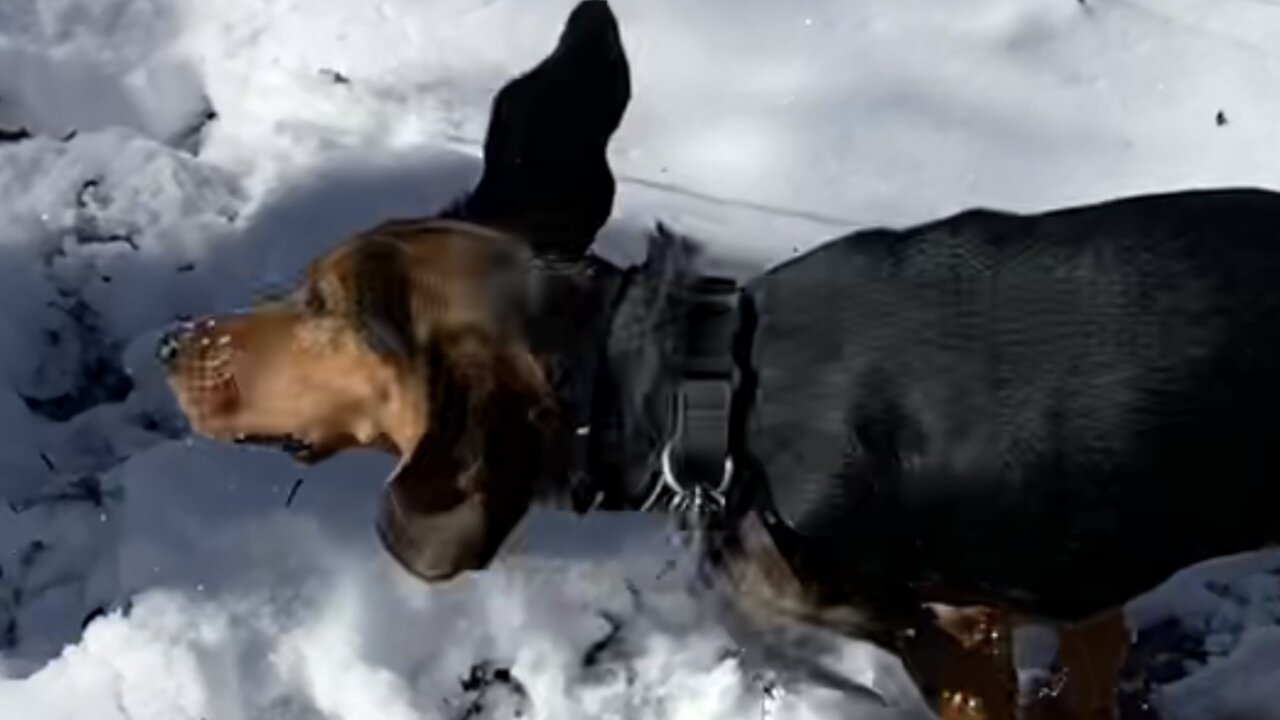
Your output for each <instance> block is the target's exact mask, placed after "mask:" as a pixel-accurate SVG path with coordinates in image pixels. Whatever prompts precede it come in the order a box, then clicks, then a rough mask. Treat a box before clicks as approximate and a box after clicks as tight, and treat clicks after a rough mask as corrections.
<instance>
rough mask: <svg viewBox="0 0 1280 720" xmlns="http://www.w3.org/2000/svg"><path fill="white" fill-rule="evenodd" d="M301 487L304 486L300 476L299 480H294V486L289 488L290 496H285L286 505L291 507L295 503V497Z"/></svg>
mask: <svg viewBox="0 0 1280 720" xmlns="http://www.w3.org/2000/svg"><path fill="white" fill-rule="evenodd" d="M301 487H302V478H298V479H297V480H294V481H293V487H292V488H291V489H290V490H289V497H287V498H285V501H284V506H285V507H291V506H292V505H293V498H294V497H296V496H297V494H298V490H299V489H300V488H301Z"/></svg>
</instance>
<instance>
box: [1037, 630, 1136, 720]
mask: <svg viewBox="0 0 1280 720" xmlns="http://www.w3.org/2000/svg"><path fill="white" fill-rule="evenodd" d="M1130 644H1131V637H1130V632H1129V627H1128V625H1127V624H1126V623H1125V619H1124V612H1123V610H1120V609H1116V610H1111V611H1109V612H1106V613H1103V614H1102V615H1099V616H1098V617H1096V618H1093V619H1090V620H1087V621H1085V622H1083V623H1079V624H1077V625H1074V626H1069V627H1063V628H1061V629H1060V630H1059V631H1058V665H1059V667H1060V672H1061V687H1060V689H1059V690H1058V691H1057V692H1056V693H1054V694H1052V695H1051V696H1048V697H1045V698H1041V699H1039V700H1037V701H1033V702H1032V703H1031V704H1030V705H1029V706H1028V708H1027V713H1026V715H1025V719H1026V720H1058V719H1059V718H1070V719H1071V720H1115V718H1116V717H1117V710H1116V686H1117V684H1118V682H1119V678H1120V670H1121V668H1122V666H1123V665H1124V661H1125V658H1126V657H1127V656H1128V654H1129V646H1130Z"/></svg>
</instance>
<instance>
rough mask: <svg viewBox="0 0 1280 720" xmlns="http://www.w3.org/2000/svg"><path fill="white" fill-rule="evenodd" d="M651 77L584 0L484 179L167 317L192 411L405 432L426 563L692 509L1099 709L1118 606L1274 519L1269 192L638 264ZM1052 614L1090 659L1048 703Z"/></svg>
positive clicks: (746, 567)
mask: <svg viewBox="0 0 1280 720" xmlns="http://www.w3.org/2000/svg"><path fill="white" fill-rule="evenodd" d="M629 98H630V69H629V65H628V61H627V59H626V56H625V52H624V51H623V45H622V42H621V38H620V34H619V31H618V28H617V24H616V20H615V19H614V17H613V15H612V13H611V12H610V10H609V8H608V6H607V4H606V3H604V2H602V0H586V1H585V2H583V3H582V4H580V5H579V6H578V7H577V8H576V9H575V10H574V11H573V13H572V14H571V16H570V17H569V19H568V21H567V22H566V25H565V29H564V32H563V34H562V36H561V39H560V41H559V44H558V45H557V47H556V49H555V50H554V51H553V52H552V53H551V54H550V55H549V56H548V57H547V58H546V59H545V60H544V61H543V62H542V63H541V64H540V65H538V66H537V67H536V68H534V69H533V70H532V71H530V72H529V73H527V74H525V75H522V76H520V77H519V78H517V79H515V80H513V81H512V82H511V83H509V84H508V85H507V86H506V87H505V88H504V89H503V90H502V91H500V92H499V93H498V95H497V96H496V97H495V100H494V104H493V107H492V109H491V119H490V125H489V128H488V133H487V135H486V140H485V145H484V164H485V167H484V173H483V175H482V178H481V180H480V181H479V184H478V185H477V186H476V188H475V189H474V191H473V192H472V193H471V194H469V195H467V196H466V197H465V198H463V199H462V200H460V201H459V202H457V203H455V204H454V205H452V206H450V207H448V208H445V209H443V210H442V211H441V212H439V213H437V214H436V216H434V217H431V218H428V219H410V220H394V221H389V222H386V223H384V224H382V225H379V226H377V227H375V228H372V229H370V230H368V231H366V232H364V233H361V234H360V235H358V236H357V237H355V238H352V239H351V240H350V241H349V242H347V243H345V244H343V245H341V246H340V247H338V248H337V249H335V250H333V251H331V252H329V253H327V254H325V255H323V256H322V257H320V258H319V259H317V260H316V261H315V262H314V263H313V264H312V265H311V267H310V268H309V270H308V272H307V274H306V277H305V278H304V279H303V280H302V282H301V283H300V284H299V286H298V287H297V289H296V290H295V291H294V292H293V293H292V294H291V295H290V296H288V297H287V298H285V299H283V300H278V301H274V302H271V303H267V304H265V305H263V306H261V307H257V308H255V309H253V310H252V311H249V312H245V313H241V314H237V315H230V316H223V317H215V318H207V319H203V320H198V321H195V322H193V323H185V324H182V325H179V326H177V327H175V328H172V329H171V330H170V331H168V332H166V333H165V335H164V337H163V338H162V340H161V342H160V344H159V346H158V347H157V356H158V358H159V359H160V360H161V361H162V362H163V364H164V365H165V367H166V369H167V373H168V376H169V381H170V385H171V387H172V388H173V391H174V394H175V396H176V397H177V399H178V402H179V404H180V405H181V407H182V409H183V411H184V412H185V414H186V415H187V417H188V418H189V420H190V422H191V425H192V427H193V429H194V430H196V431H197V432H200V433H202V434H204V435H206V436H209V437H212V438H215V439H218V440H224V441H234V442H255V443H265V444H274V445H279V446H281V447H282V448H283V449H284V450H285V451H287V452H289V453H290V454H292V455H293V456H294V457H295V458H296V459H298V460H299V461H301V462H318V461H321V460H323V459H324V458H327V457H329V456H331V455H333V454H335V453H338V452H341V451H343V450H346V449H350V448H358V447H371V448H379V449H382V450H385V451H387V452H390V453H393V454H394V455H396V456H397V457H398V458H399V463H398V465H397V466H396V468H395V470H394V471H393V473H392V475H391V477H390V479H389V480H388V483H387V486H386V490H385V493H384V499H383V503H382V506H381V510H380V511H379V517H378V520H377V523H376V525H377V528H378V533H379V537H380V538H381V539H382V542H383V544H384V546H385V547H386V548H387V550H388V551H389V552H390V554H391V555H392V556H393V557H395V558H396V559H397V560H398V561H399V563H400V564H401V565H403V566H404V567H405V568H406V569H407V570H408V571H410V572H412V573H413V574H415V575H417V576H418V577H421V578H423V579H425V580H427V581H433V582H434V581H443V580H446V579H448V578H451V577H454V576H456V575H458V574H459V573H462V572H466V571H469V570H475V569H479V568H483V567H484V566H485V565H487V564H488V563H489V562H490V561H491V560H492V558H493V557H494V556H495V554H496V553H497V552H498V550H499V548H500V546H501V545H502V543H503V540H504V539H505V538H506V537H507V536H508V534H509V533H510V532H511V530H512V529H513V527H514V526H515V525H516V524H517V523H518V522H519V521H520V519H521V518H522V517H523V515H524V514H525V512H526V511H527V510H528V508H529V507H530V505H531V504H532V503H534V502H548V503H555V504H560V505H567V506H569V507H573V508H574V509H576V510H578V511H581V512H587V511H590V510H593V509H656V508H665V507H677V508H679V509H680V511H681V512H682V513H687V514H688V516H689V517H692V518H694V520H695V521H702V520H705V521H706V522H707V524H708V527H710V528H712V529H713V530H714V532H712V533H710V534H709V537H710V538H711V540H710V541H709V542H708V544H707V548H706V557H707V558H708V565H709V566H710V567H712V568H714V570H715V572H716V573H717V574H718V576H719V577H721V578H723V579H724V584H725V586H727V587H729V588H730V589H731V592H732V594H733V595H734V596H735V597H737V598H740V601H741V606H742V607H743V608H744V609H745V611H746V614H747V615H748V616H751V617H753V618H756V619H759V620H760V621H761V622H763V623H768V622H770V621H771V619H777V618H790V619H795V620H797V621H799V622H803V623H809V624H813V625H815V626H820V627H825V628H830V629H833V630H835V631H838V632H840V633H845V634H850V635H856V636H859V637H867V638H870V639H872V640H874V641H876V642H878V643H880V644H881V645H882V646H884V647H886V648H888V649H890V650H892V651H894V652H896V653H898V654H899V655H900V656H901V657H902V658H903V659H904V663H905V665H906V666H907V667H908V669H910V670H911V671H912V672H913V674H914V676H915V678H916V679H917V681H918V682H919V684H920V686H921V689H922V691H923V692H924V694H925V696H926V697H928V698H929V700H930V702H931V703H932V705H933V706H934V708H935V709H937V710H938V711H939V712H941V713H942V714H943V715H944V716H945V717H954V718H960V717H986V718H1012V717H1015V716H1017V715H1019V713H1021V714H1022V716H1024V717H1030V716H1033V715H1034V714H1035V713H1040V715H1039V716H1040V717H1050V716H1053V714H1054V713H1057V716H1059V717H1073V718H1085V717H1089V718H1092V717H1097V718H1102V717H1112V716H1113V715H1114V712H1115V708H1114V702H1115V699H1114V693H1115V681H1116V673H1117V672H1118V669H1119V667H1120V663H1121V662H1122V661H1123V658H1124V653H1125V651H1126V648H1127V646H1128V635H1127V631H1126V630H1125V628H1124V623H1123V617H1122V615H1121V613H1120V611H1119V608H1120V607H1121V606H1122V605H1123V604H1124V603H1125V602H1126V601H1128V600H1129V599H1131V598H1133V597H1135V596H1136V595H1138V594H1141V593H1142V592H1144V591H1146V590H1148V589H1150V588H1152V587H1154V586H1156V585H1157V584H1159V583H1160V582H1161V581H1162V580H1164V579H1165V578H1166V577H1167V576H1169V575H1170V574H1171V573H1173V572H1174V571H1176V570H1178V569H1180V568H1182V567H1185V566H1187V565H1190V564H1193V563H1195V562H1197V561H1200V560H1203V559H1207V558H1211V557H1215V556H1219V555H1225V554H1231V553H1236V552H1242V551H1247V550H1252V549H1256V548H1260V547H1264V546H1267V545H1269V544H1271V543H1272V542H1273V541H1274V540H1275V535H1276V523H1275V521H1274V520H1273V518H1272V515H1273V510H1272V508H1274V507H1276V504H1275V501H1276V500H1280V497H1278V496H1280V484H1277V483H1275V482H1273V481H1272V480H1270V476H1271V475H1272V474H1274V472H1275V471H1276V470H1277V465H1278V464H1280V461H1277V460H1276V459H1275V458H1274V456H1273V454H1271V453H1269V452H1267V451H1266V447H1267V441H1268V440H1269V439H1270V438H1271V437H1272V436H1273V435H1275V434H1276V431H1277V430H1280V427H1278V425H1280V423H1278V422H1277V421H1276V420H1275V419H1274V413H1273V412H1271V410H1272V409H1273V408H1274V407H1276V406H1277V404H1280V373H1277V372H1276V371H1275V367H1274V365H1275V363H1276V362H1277V360H1280V292H1278V291H1277V290H1276V286H1277V283H1276V280H1277V279H1278V278H1280V195H1277V194H1274V193H1270V192H1265V191H1260V190H1248V189H1238V190H1214V191H1198V192H1192V191H1188V192H1182V193H1171V194H1166V195H1158V196H1146V197H1138V198H1130V199H1124V200H1117V201H1111V202H1106V203H1101V204H1097V205H1092V206H1087V207H1079V208H1073V209H1066V210H1058V211H1053V212H1047V213H1040V214H1028V215H1015V214H1011V213H1002V212H996V211H988V210H974V211H969V212H964V213H961V214H959V215H956V216H954V217H950V218H946V219H943V220H940V221H937V222H933V223H929V224H925V225H921V226H918V227H912V228H906V229H886V228H881V229H872V230H863V231H858V232H855V233H853V234H850V235H848V236H845V237H842V238H838V239H835V240H832V241H829V242H827V243H826V244H824V245H821V246H819V247H818V248H817V249H815V250H813V251H811V252H809V253H806V254H804V255H802V256H800V257H797V258H794V259H791V260H789V261H787V262H784V263H782V264H780V265H778V266H775V267H773V268H771V269H769V270H767V271H766V272H764V273H763V274H761V275H760V276H758V277H756V278H754V279H752V280H750V281H749V282H748V283H746V285H745V286H743V287H742V288H740V289H738V288H733V290H734V291H733V292H729V291H726V283H724V282H723V279H716V278H707V277H704V276H702V275H701V274H700V272H699V269H698V268H699V265H698V258H697V254H696V251H695V250H694V246H693V245H692V244H691V243H689V242H687V241H685V240H684V239H682V238H680V237H679V236H677V235H676V234H675V233H673V232H671V231H669V230H667V229H665V228H661V227H660V228H658V229H657V230H655V231H654V233H653V237H652V239H651V245H650V248H649V254H648V257H647V258H646V260H645V261H644V262H643V263H642V264H640V265H638V266H635V267H629V268H622V267H618V266H616V265H614V264H612V263H609V262H607V261H605V260H604V259H602V258H600V257H598V256H596V255H593V254H591V253H590V252H589V248H590V246H591V244H592V242H593V240H594V238H595V236H596V233H597V232H598V230H599V229H600V227H601V226H602V225H603V223H604V222H605V220H606V219H607V217H608V216H609V213H610V209H611V207H612V201H613V194H614V188H615V184H614V181H613V178H612V175H611V173H610V170H609V166H608V162H607V157H606V150H607V145H608V141H609V138H610V137H611V136H612V134H613V133H614V131H615V130H616V129H617V127H618V126H619V124H620V122H621V120H622V116H623V113H624V111H625V107H626V105H627V103H628V102H629ZM727 285H728V286H729V287H731V288H732V284H731V283H729V284H727ZM708 318H710V319H708ZM708 329H709V330H710V332H707V331H708ZM708 338H711V339H708ZM691 398H692V400H691ZM694 411H698V412H701V413H702V414H701V415H699V414H697V413H695V412H694ZM707 418H710V420H708V419H707ZM690 438H695V439H690ZM686 445H687V446H688V447H689V448H695V449H699V452H692V451H688V452H686V451H684V448H685V446H686ZM708 447H710V448H711V449H712V451H711V452H709V453H708V452H702V451H703V450H705V449H706V448H708ZM673 448H674V450H673ZM720 451H722V452H723V457H722V458H721V457H717V453H718V452H720ZM708 457H710V459H711V461H710V462H707V460H708ZM721 460H724V461H725V462H723V463H722V464H719V463H720V461H721ZM722 471H723V472H722ZM682 476H683V478H684V484H683V485H682V484H681V483H682ZM690 478H693V480H692V481H690ZM703 478H709V479H708V480H706V481H703ZM663 493H669V494H668V495H663ZM1028 620H1029V621H1036V622H1051V623H1055V624H1057V625H1058V626H1060V627H1061V628H1062V629H1063V630H1062V643H1061V646H1062V651H1061V653H1060V656H1061V657H1060V664H1061V665H1062V666H1063V668H1064V670H1065V671H1067V674H1066V680H1065V682H1064V683H1063V685H1062V687H1061V688H1060V691H1058V692H1050V693H1047V694H1046V698H1045V699H1043V700H1042V701H1040V702H1038V703H1031V704H1027V702H1026V701H1025V699H1024V700H1020V699H1019V698H1018V690H1017V679H1016V677H1015V674H1014V669H1013V665H1012V658H1011V655H1012V646H1011V644H1010V632H1009V631H1010V629H1011V628H1012V627H1013V626H1014V625H1015V624H1017V623H1018V622H1023V621H1028ZM1020 704H1021V705H1023V707H1021V708H1019V705H1020Z"/></svg>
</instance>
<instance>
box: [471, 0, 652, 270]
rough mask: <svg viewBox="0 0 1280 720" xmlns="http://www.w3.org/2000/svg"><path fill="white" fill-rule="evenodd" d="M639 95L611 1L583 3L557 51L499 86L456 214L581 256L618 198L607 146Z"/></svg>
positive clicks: (551, 251) (553, 251)
mask: <svg viewBox="0 0 1280 720" xmlns="http://www.w3.org/2000/svg"><path fill="white" fill-rule="evenodd" d="M630 99H631V79H630V70H629V68H628V65H627V58H626V54H625V52H624V51H623V48H622V40H621V37H620V36H619V34H618V26H617V22H616V21H615V20H614V17H613V13H612V12H611V11H610V10H609V6H608V4H607V3H605V2H603V1H602V0H587V1H586V2H583V3H580V4H579V5H578V6H577V7H576V8H575V9H574V11H573V13H572V14H571V15H570V16H569V19H568V21H567V22H566V23H565V28H564V32H563V33H562V34H561V36H560V42H559V44H558V45H557V46H556V49H555V51H554V52H552V53H551V55H550V56H548V57H547V58H546V59H545V60H543V61H542V63H541V64H539V65H538V66H537V67H535V68H534V69H533V70H531V71H529V72H528V73H527V74H525V75H523V76H521V77H519V78H516V79H515V80H512V81H511V82H509V83H508V84H507V85H506V86H505V87H503V88H502V90H501V91H499V92H498V95H497V97H496V98H494V101H493V107H492V110H491V112H490V116H489V129H488V134H487V135H486V137H485V143H484V163H485V167H484V175H483V176H482V177H481V179H480V183H479V184H478V185H477V186H476V188H475V190H474V192H472V194H471V195H470V196H469V197H468V198H466V200H465V201H463V203H462V204H461V205H460V206H459V207H457V208H455V209H454V210H453V211H452V213H453V214H456V215H458V216H460V217H464V218H466V219H468V220H471V221H473V222H477V223H480V224H484V225H491V226H494V227H501V228H505V229H509V230H514V231H517V232H519V233H520V234H522V235H524V236H525V237H526V238H529V240H530V242H531V243H532V245H533V250H534V252H535V253H538V254H540V255H563V256H565V257H575V258H576V257H580V256H581V255H582V254H583V253H584V252H586V250H587V248H588V247H589V246H590V245H591V243H592V241H593V240H594V239H595V235H596V232H597V231H598V230H599V229H600V227H601V226H603V225H604V222H605V220H607V219H608V217H609V212H610V210H611V209H612V207H613V195H614V190H615V184H614V179H613V174H612V173H611V172H610V171H609V162H608V158H607V157H606V148H607V146H608V143H609V138H610V136H612V135H613V132H614V131H615V130H617V128H618V124H619V123H620V122H621V121H622V114H623V112H624V111H625V110H626V107H627V103H628V102H629V101H630Z"/></svg>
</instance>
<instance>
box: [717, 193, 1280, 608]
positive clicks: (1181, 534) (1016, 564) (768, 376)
mask: <svg viewBox="0 0 1280 720" xmlns="http://www.w3.org/2000/svg"><path fill="white" fill-rule="evenodd" d="M750 290H751V294H752V295H753V297H754V300H755V304H756V306H757V308H758V313H759V318H760V319H759V328H758V329H757V332H756V335H755V345H754V349H753V353H752V355H751V362H752V363H753V365H754V367H755V368H756V370H757V373H758V377H759V387H758V390H757V393H756V408H755V410H754V412H753V414H752V417H751V418H750V419H749V421H748V428H747V430H746V437H745V438H744V440H743V441H742V446H743V447H744V448H745V452H746V453H747V454H748V455H749V456H750V459H751V462H749V463H744V465H745V466H747V467H755V468H758V478H757V479H758V480H759V481H760V482H761V483H764V484H765V485H766V486H767V487H768V488H769V490H770V498H771V501H772V503H773V505H774V506H775V508H776V510H777V512H778V514H779V515H780V516H781V519H782V521H783V523H782V524H789V525H791V526H793V527H794V528H796V529H798V530H800V531H801V532H800V533H799V534H798V535H797V536H796V537H798V538H799V540H798V543H799V544H798V545H797V547H799V548H801V551H800V552H799V555H800V556H801V557H803V558H805V560H806V561H807V562H809V563H810V565H811V568H810V570H811V572H812V573H813V576H814V578H815V579H817V580H818V581H820V582H822V583H825V584H831V585H841V586H845V587H849V588H858V589H861V590H855V592H858V591H864V590H865V588H866V587H868V586H869V585H870V586H885V585H888V586H890V587H891V586H892V585H893V584H895V583H897V584H900V585H901V586H902V587H901V588H900V589H902V590H904V591H909V592H911V593H917V594H920V595H924V596H932V597H928V598H927V599H937V600H943V601H947V600H950V601H977V602H983V603H987V604H992V605H997V606H1002V607H1009V608H1015V609H1018V610H1021V611H1024V612H1027V613H1030V614H1033V615H1039V616H1044V617H1049V618H1055V619H1067V620H1073V619H1081V618H1083V617H1086V616H1089V615H1092V614H1094V613H1096V612H1099V611H1102V610H1105V609H1107V608H1109V607H1113V606H1116V605H1119V604H1122V603H1124V602H1125V601H1127V600H1129V599H1130V598H1132V597H1134V596H1135V595H1138V594H1140V593H1141V592H1143V591H1145V590H1148V589H1150V588H1152V587H1153V586H1155V585H1157V584H1158V583H1160V582H1161V581H1162V580H1164V579H1165V578H1166V577H1167V576H1168V575H1169V574H1171V573H1172V572H1174V571H1176V570H1178V569H1180V568H1182V567H1185V566H1187V565H1190V564H1192V563H1194V562H1196V561H1199V560H1203V559H1206V558H1210V557H1213V556H1217V555H1222V554H1228V553H1235V552H1243V551H1248V550H1252V549H1256V548H1259V547H1262V546H1264V545H1266V544H1268V543H1270V542H1272V541H1274V540H1275V539H1276V535H1277V530H1278V529H1280V523H1278V522H1277V520H1276V517H1275V512H1274V508H1276V507H1277V506H1278V505H1277V503H1278V502H1280V481H1277V477H1280V456H1277V455H1276V454H1275V453H1274V452H1273V451H1272V449H1271V444H1272V443H1274V442H1275V438H1276V437H1278V436H1280V415H1278V414H1277V408H1278V407H1280V195H1278V194H1275V193H1270V192H1263V191H1258V190H1218V191H1204V192H1183V193H1175V194H1168V195H1160V196H1152V197H1140V198H1131V199H1126V200H1119V201H1114V202H1108V203H1103V204H1099V205H1094V206H1089V207H1081V208H1074V209H1069V210H1060V211H1056V212H1051V213H1045V214H1039V215H1013V214H1006V213H998V212H989V211H973V212H967V213H964V214H961V215H958V216H956V217H953V218H949V219H946V220H942V221H939V222H935V223H932V224H928V225H923V226H920V227H916V228H909V229H905V230H901V231H893V230H873V231H866V232H860V233H855V234H853V235H850V236H848V237H845V238H841V239H839V240H835V241H833V242H831V243H829V244H827V245H825V246H822V247H820V248H818V249H817V250H815V251H813V252H811V253H809V254H807V255H805V256H803V257H801V258H798V259H796V260H794V261H791V262H788V263H787V264H785V265H782V266H780V267H778V268H775V269H773V270H771V271H770V272H768V273H766V274H765V275H764V276H762V277H761V278H759V279H757V280H756V281H755V282H754V283H752V285H751V289H750ZM783 534H784V535H785V534H786V531H785V530H784V531H783Z"/></svg>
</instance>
